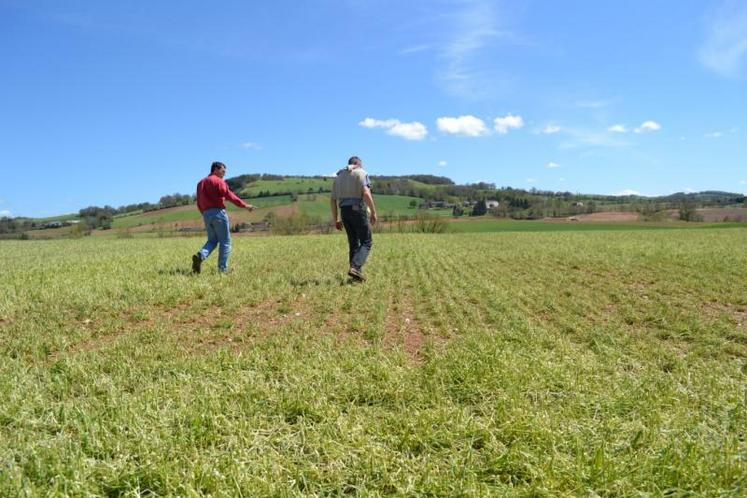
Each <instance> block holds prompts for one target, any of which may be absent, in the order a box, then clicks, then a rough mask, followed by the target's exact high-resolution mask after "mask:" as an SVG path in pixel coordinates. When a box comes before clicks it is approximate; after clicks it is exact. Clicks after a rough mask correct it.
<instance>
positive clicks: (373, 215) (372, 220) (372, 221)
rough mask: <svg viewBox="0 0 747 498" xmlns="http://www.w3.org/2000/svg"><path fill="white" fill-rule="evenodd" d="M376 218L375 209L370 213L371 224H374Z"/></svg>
mask: <svg viewBox="0 0 747 498" xmlns="http://www.w3.org/2000/svg"><path fill="white" fill-rule="evenodd" d="M377 219H378V217H377V216H376V211H374V212H373V213H371V224H372V225H375V224H376V220H377Z"/></svg>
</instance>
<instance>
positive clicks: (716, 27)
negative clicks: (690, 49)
mask: <svg viewBox="0 0 747 498" xmlns="http://www.w3.org/2000/svg"><path fill="white" fill-rule="evenodd" d="M707 31H708V34H707V35H706V39H705V41H704V43H703V45H702V46H701V47H700V50H699V51H698V54H697V55H698V59H699V60H700V62H701V64H703V65H704V66H705V67H707V68H708V69H710V70H712V71H714V72H715V73H716V74H719V75H721V76H725V77H739V76H740V75H742V74H743V72H744V68H745V66H746V65H747V64H746V62H747V3H745V2H744V1H743V0H726V1H724V2H722V3H721V5H720V7H719V8H718V9H717V10H716V11H715V12H714V13H713V14H712V15H711V16H710V18H709V19H708V26H707Z"/></svg>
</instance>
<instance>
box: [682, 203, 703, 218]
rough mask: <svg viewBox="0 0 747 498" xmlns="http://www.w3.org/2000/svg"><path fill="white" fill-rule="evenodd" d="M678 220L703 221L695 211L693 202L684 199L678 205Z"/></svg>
mask: <svg viewBox="0 0 747 498" xmlns="http://www.w3.org/2000/svg"><path fill="white" fill-rule="evenodd" d="M679 213H680V219H681V220H682V221H703V218H702V217H701V216H699V215H698V212H697V210H696V209H695V201H693V200H690V199H685V200H683V201H682V202H681V203H680V209H679Z"/></svg>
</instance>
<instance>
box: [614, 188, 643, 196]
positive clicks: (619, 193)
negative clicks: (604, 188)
mask: <svg viewBox="0 0 747 498" xmlns="http://www.w3.org/2000/svg"><path fill="white" fill-rule="evenodd" d="M612 195H619V196H626V195H641V193H640V192H638V191H637V190H633V189H630V188H626V189H625V190H623V191H621V192H618V193H616V194H612Z"/></svg>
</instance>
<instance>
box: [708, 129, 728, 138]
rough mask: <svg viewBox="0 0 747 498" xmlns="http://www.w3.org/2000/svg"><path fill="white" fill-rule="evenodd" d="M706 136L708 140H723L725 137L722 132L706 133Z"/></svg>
mask: <svg viewBox="0 0 747 498" xmlns="http://www.w3.org/2000/svg"><path fill="white" fill-rule="evenodd" d="M704 136H705V137H706V138H721V137H723V136H724V134H723V132H720V131H714V132H711V133H706V134H705V135H704Z"/></svg>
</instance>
